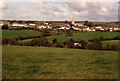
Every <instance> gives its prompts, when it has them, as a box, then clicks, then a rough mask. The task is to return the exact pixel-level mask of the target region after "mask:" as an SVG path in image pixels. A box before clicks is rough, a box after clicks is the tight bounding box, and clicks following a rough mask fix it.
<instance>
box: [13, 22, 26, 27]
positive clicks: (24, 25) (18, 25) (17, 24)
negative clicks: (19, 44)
mask: <svg viewBox="0 0 120 81" xmlns="http://www.w3.org/2000/svg"><path fill="white" fill-rule="evenodd" d="M12 26H15V27H28V26H27V25H26V24H19V23H13V24H12Z"/></svg>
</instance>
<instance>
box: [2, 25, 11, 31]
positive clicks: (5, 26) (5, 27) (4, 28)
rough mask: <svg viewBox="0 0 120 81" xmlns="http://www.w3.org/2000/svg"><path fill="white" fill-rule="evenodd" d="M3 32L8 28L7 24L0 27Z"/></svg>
mask: <svg viewBox="0 0 120 81" xmlns="http://www.w3.org/2000/svg"><path fill="white" fill-rule="evenodd" d="M1 28H2V29H3V30H7V29H8V28H9V27H8V24H3V26H2V27H1Z"/></svg>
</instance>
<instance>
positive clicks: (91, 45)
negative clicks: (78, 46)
mask: <svg viewBox="0 0 120 81" xmlns="http://www.w3.org/2000/svg"><path fill="white" fill-rule="evenodd" d="M101 48H102V43H101V41H100V40H99V39H96V38H95V39H93V40H89V41H88V42H87V45H86V49H92V50H100V49H101Z"/></svg>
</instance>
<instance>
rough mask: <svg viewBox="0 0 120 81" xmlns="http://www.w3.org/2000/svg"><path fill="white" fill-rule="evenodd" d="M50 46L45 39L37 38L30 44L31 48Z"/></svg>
mask: <svg viewBox="0 0 120 81" xmlns="http://www.w3.org/2000/svg"><path fill="white" fill-rule="evenodd" d="M48 44H50V43H49V42H48V40H47V39H46V38H45V37H41V38H35V39H33V40H32V41H31V42H30V45H31V46H46V47H47V46H48Z"/></svg>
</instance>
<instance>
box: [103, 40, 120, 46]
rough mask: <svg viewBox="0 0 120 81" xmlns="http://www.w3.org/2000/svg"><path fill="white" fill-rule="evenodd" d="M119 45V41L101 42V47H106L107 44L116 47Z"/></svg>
mask: <svg viewBox="0 0 120 81" xmlns="http://www.w3.org/2000/svg"><path fill="white" fill-rule="evenodd" d="M119 43H120V40H107V41H102V44H103V45H107V44H110V45H113V44H115V45H118V44H119Z"/></svg>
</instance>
